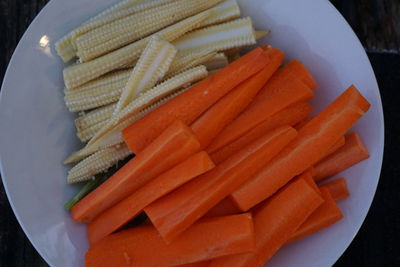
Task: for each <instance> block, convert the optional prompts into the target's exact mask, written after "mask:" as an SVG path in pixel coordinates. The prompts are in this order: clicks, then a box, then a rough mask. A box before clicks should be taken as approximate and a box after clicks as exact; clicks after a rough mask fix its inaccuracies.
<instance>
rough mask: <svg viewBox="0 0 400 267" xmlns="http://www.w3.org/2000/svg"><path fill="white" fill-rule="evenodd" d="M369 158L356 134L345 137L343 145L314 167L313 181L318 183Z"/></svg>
mask: <svg viewBox="0 0 400 267" xmlns="http://www.w3.org/2000/svg"><path fill="white" fill-rule="evenodd" d="M367 158H369V153H368V150H367V148H366V147H365V145H364V144H363V142H362V141H361V139H360V137H359V136H358V134H357V133H355V132H353V133H350V134H348V135H346V136H345V144H344V145H343V146H342V147H341V148H339V149H338V150H337V151H336V152H335V153H333V154H331V155H330V156H328V157H326V158H324V159H323V160H322V161H321V162H319V163H318V164H316V165H315V171H316V176H315V177H314V179H315V181H317V182H320V181H322V180H325V179H326V178H329V177H331V176H333V175H335V174H337V173H339V172H341V171H343V170H345V169H347V168H349V167H351V166H353V165H354V164H357V163H358V162H360V161H362V160H364V159H367Z"/></svg>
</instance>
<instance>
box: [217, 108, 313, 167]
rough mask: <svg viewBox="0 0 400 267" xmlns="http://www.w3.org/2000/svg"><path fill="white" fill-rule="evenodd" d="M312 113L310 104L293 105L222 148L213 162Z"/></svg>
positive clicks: (218, 161)
mask: <svg viewBox="0 0 400 267" xmlns="http://www.w3.org/2000/svg"><path fill="white" fill-rule="evenodd" d="M311 112H312V107H311V105H310V104H308V103H305V102H303V103H298V104H294V105H291V106H289V107H287V108H285V109H283V110H281V111H279V112H277V113H276V114H274V115H272V116H271V117H269V118H268V119H266V120H265V121H264V122H262V123H261V124H259V125H258V126H256V127H254V128H253V129H251V130H250V131H249V132H247V133H246V134H244V135H243V136H242V137H240V138H238V139H236V140H234V141H233V142H231V143H230V144H227V145H226V146H224V147H222V148H220V149H219V150H217V151H215V152H214V153H212V154H211V155H210V156H211V158H212V160H213V161H214V162H215V163H216V164H218V163H220V162H222V161H224V160H225V159H227V158H228V157H230V156H231V155H233V154H235V153H236V152H237V151H239V150H240V149H242V148H243V147H244V146H246V145H247V144H249V143H251V142H252V141H254V140H256V139H257V138H260V137H261V136H263V135H265V134H267V133H268V132H269V131H271V130H274V129H276V128H278V127H281V126H283V125H290V126H293V125H295V124H297V123H298V122H299V121H300V120H303V119H304V118H306V117H307V116H308V115H310V114H311Z"/></svg>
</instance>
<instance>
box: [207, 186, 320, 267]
mask: <svg viewBox="0 0 400 267" xmlns="http://www.w3.org/2000/svg"><path fill="white" fill-rule="evenodd" d="M322 202H323V199H322V198H321V196H320V195H319V194H318V193H316V192H315V190H314V189H312V188H311V187H310V186H309V185H308V184H307V183H306V182H305V181H304V180H303V179H299V180H296V181H294V182H292V183H290V184H288V185H287V186H285V187H284V188H283V189H282V190H281V191H279V192H278V193H277V194H275V195H274V196H273V197H272V198H271V199H270V200H269V201H266V202H265V203H263V204H261V206H260V207H258V208H257V209H256V210H255V211H254V212H253V220H254V233H255V243H256V244H255V249H254V250H253V251H252V252H249V253H242V254H237V255H231V256H225V257H221V258H218V259H215V260H213V261H211V263H210V265H209V267H225V266H226V267H228V266H229V267H250V266H263V265H264V264H265V263H266V262H268V261H269V259H270V258H271V257H272V256H273V255H274V254H275V253H276V252H277V251H278V250H279V249H280V248H281V247H282V246H283V245H284V244H285V243H286V242H287V240H288V239H289V238H290V237H291V236H292V235H293V233H294V232H295V231H296V230H297V229H298V228H299V226H300V225H301V224H302V223H303V222H304V221H305V220H306V219H307V217H308V216H310V214H311V213H312V212H314V210H316V209H317V208H318V207H319V206H320V205H321V204H322Z"/></svg>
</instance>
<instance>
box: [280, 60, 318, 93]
mask: <svg viewBox="0 0 400 267" xmlns="http://www.w3.org/2000/svg"><path fill="white" fill-rule="evenodd" d="M286 66H287V69H288V70H289V71H290V72H291V73H292V75H293V78H295V77H301V80H302V81H303V82H304V83H305V84H307V86H308V87H310V89H311V90H314V89H316V88H317V87H318V85H317V82H316V81H315V80H314V78H313V77H312V76H311V73H310V72H309V71H308V70H307V68H306V67H305V66H304V65H303V63H301V62H300V61H298V60H296V59H292V60H290V61H289V62H288V63H287V64H286Z"/></svg>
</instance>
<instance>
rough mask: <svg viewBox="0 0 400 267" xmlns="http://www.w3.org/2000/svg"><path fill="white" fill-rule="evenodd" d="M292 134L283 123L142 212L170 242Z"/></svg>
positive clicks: (228, 192)
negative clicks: (282, 125) (280, 126)
mask: <svg viewBox="0 0 400 267" xmlns="http://www.w3.org/2000/svg"><path fill="white" fill-rule="evenodd" d="M295 136H296V131H295V130H294V129H293V128H291V127H289V126H286V127H282V128H279V129H277V130H275V131H274V132H271V133H270V134H267V135H266V136H263V137H261V138H259V139H257V140H256V141H254V142H253V143H251V144H250V145H248V146H246V147H244V148H243V149H242V150H241V151H239V152H238V153H237V154H235V155H233V156H232V157H230V158H228V159H227V160H226V161H224V162H223V163H221V164H220V165H218V166H217V167H216V168H214V169H213V170H211V171H210V172H208V173H206V174H204V175H202V176H200V177H198V178H196V179H194V180H192V181H191V182H189V183H187V184H186V185H184V186H182V187H181V188H179V189H177V190H176V191H174V192H173V193H172V194H169V195H167V196H165V197H163V198H161V199H159V200H157V201H155V202H153V203H152V204H150V205H149V206H147V207H146V208H145V212H146V214H147V215H148V216H149V218H150V220H151V221H152V223H153V225H154V226H155V227H156V228H157V230H158V231H159V232H160V234H161V236H162V237H163V238H164V240H165V241H166V242H171V241H172V240H173V239H174V238H175V237H176V236H178V235H179V234H181V233H182V232H183V231H185V230H186V229H187V228H188V227H189V226H191V225H192V224H193V223H194V222H196V221H197V220H198V219H199V218H201V217H202V216H203V215H204V214H206V213H207V211H209V210H210V209H211V208H212V207H214V206H215V205H217V204H218V203H219V202H220V201H221V200H223V199H224V198H225V197H227V196H228V195H229V194H230V193H231V192H233V191H234V190H235V189H237V188H238V187H239V186H240V185H241V184H242V183H244V182H245V181H246V180H247V179H249V178H251V176H252V175H254V174H255V173H256V172H257V171H258V170H260V169H261V168H262V167H263V166H264V165H265V163H266V162H268V161H269V160H271V158H272V157H274V156H275V155H276V154H277V153H278V152H279V151H280V150H282V148H283V147H284V146H286V145H287V144H288V143H289V142H290V141H291V140H293V139H294V138H295Z"/></svg>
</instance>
